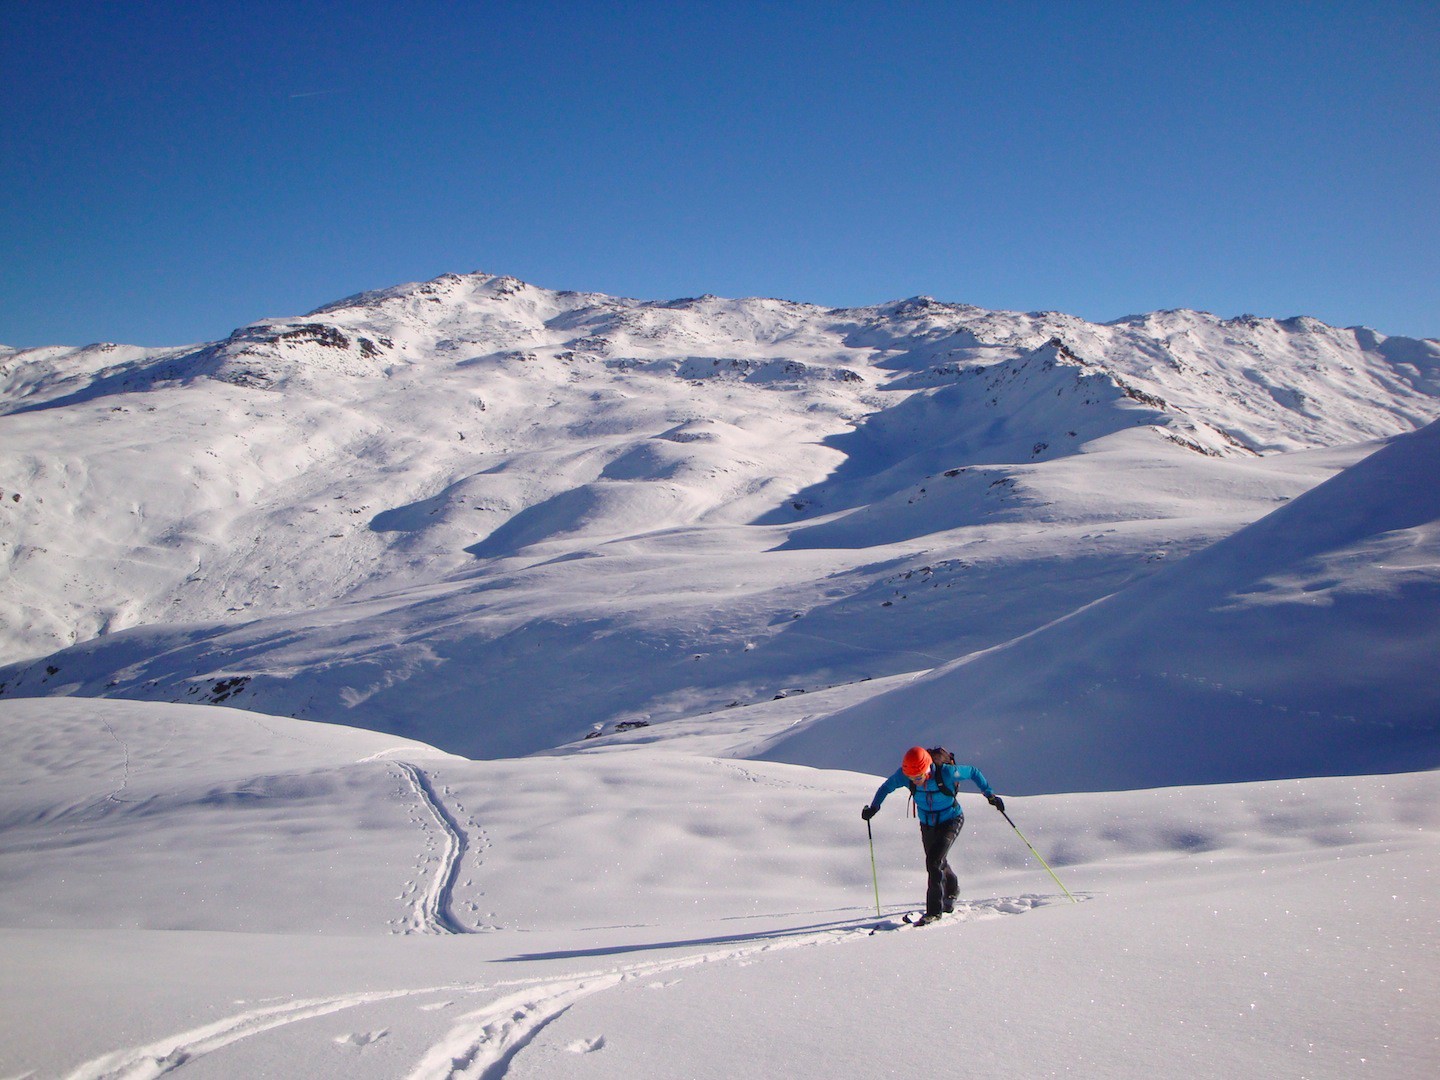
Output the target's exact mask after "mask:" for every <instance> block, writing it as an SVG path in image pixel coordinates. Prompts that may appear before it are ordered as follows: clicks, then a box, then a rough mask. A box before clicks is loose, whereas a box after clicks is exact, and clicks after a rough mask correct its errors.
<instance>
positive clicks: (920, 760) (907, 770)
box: [900, 746, 930, 776]
mask: <svg viewBox="0 0 1440 1080" xmlns="http://www.w3.org/2000/svg"><path fill="white" fill-rule="evenodd" d="M900 771H901V772H903V773H904V774H905V775H906V776H924V775H925V774H926V773H927V772H929V771H930V751H928V750H926V749H925V748H924V747H923V746H912V747H910V749H909V750H906V751H905V760H904V761H902V762H901V763H900Z"/></svg>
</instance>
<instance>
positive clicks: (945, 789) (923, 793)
mask: <svg viewBox="0 0 1440 1080" xmlns="http://www.w3.org/2000/svg"><path fill="white" fill-rule="evenodd" d="M962 780H969V781H971V782H972V783H974V785H975V786H976V787H977V788H979V789H980V793H981V794H982V795H984V796H985V798H986V799H988V800H989V801H990V805H991V806H993V807H995V809H997V810H999V811H1000V812H1001V813H1002V814H1003V813H1004V812H1005V803H1004V802H1003V801H1002V800H1001V798H1000V796H999V795H996V794H995V792H994V791H992V790H991V789H990V781H988V780H986V779H985V774H984V773H982V772H981V771H980V770H979V769H977V768H975V767H974V766H973V765H957V764H955V755H954V754H952V753H950V752H949V751H948V750H946V749H944V748H943V747H936V748H935V749H933V750H926V749H925V748H924V747H923V746H912V747H911V748H910V749H909V750H906V751H905V757H904V759H903V760H902V761H901V762H900V768H899V769H897V770H896V771H895V773H894V774H893V775H891V776H890V778H889V779H888V780H886V781H885V782H884V783H883V784H881V785H880V787H879V788H878V789H876V791H875V797H874V798H873V799H871V800H870V803H869V805H868V806H866V807H865V809H863V810H861V811H860V817H861V818H863V819H864V820H865V821H869V820H870V819H871V818H872V817H874V816H875V814H876V812H877V811H878V810H879V809H880V805H881V804H882V803H883V802H884V801H885V796H887V795H889V794H890V793H891V792H892V791H896V790H898V789H899V788H902V787H908V788H909V789H910V794H911V795H912V796H913V797H914V799H915V811H916V814H917V816H918V817H919V818H920V842H921V844H923V845H924V848H925V872H926V873H927V874H928V875H929V882H928V883H927V885H926V888H925V914H924V915H923V916H922V917H921V918H920V920H919V922H920V925H922V926H923V925H925V924H926V923H931V922H934V921H935V920H936V919H938V918H940V915H941V913H942V912H950V911H954V910H955V896H956V894H957V893H959V891H960V879H959V878H958V877H956V876H955V871H954V870H952V869H951V868H950V848H951V846H952V845H953V844H954V843H955V840H956V838H957V837H958V836H959V835H960V830H961V829H962V828H964V827H965V811H964V810H962V809H961V808H960V803H959V801H958V800H957V799H956V798H955V792H956V789H957V788H958V786H959V784H960V781H962Z"/></svg>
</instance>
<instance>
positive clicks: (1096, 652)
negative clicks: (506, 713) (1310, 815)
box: [769, 423, 1440, 791]
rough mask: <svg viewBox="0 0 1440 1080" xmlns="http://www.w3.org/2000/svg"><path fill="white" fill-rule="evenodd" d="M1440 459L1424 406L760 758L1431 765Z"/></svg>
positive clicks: (1435, 753)
mask: <svg viewBox="0 0 1440 1080" xmlns="http://www.w3.org/2000/svg"><path fill="white" fill-rule="evenodd" d="M1437 475H1440V423H1437V424H1431V425H1429V426H1428V427H1426V428H1424V429H1422V430H1421V431H1419V432H1416V433H1413V434H1410V435H1404V436H1398V437H1396V438H1395V439H1394V440H1393V441H1392V442H1390V444H1389V445H1387V446H1385V447H1384V448H1383V449H1381V450H1379V451H1378V452H1376V453H1375V454H1373V455H1372V456H1370V457H1367V458H1366V459H1364V460H1363V461H1361V462H1359V463H1358V464H1356V465H1353V466H1351V467H1350V468H1349V469H1346V470H1345V471H1344V472H1342V473H1340V474H1339V475H1337V476H1335V477H1333V478H1332V479H1330V480H1328V481H1326V482H1325V483H1323V484H1321V485H1320V486H1318V487H1316V488H1314V489H1313V490H1311V491H1309V492H1306V493H1305V494H1303V495H1301V496H1300V497H1298V498H1296V499H1295V500H1293V501H1292V502H1290V503H1288V504H1286V505H1285V506H1283V507H1281V508H1279V509H1277V510H1275V511H1273V512H1272V513H1270V514H1269V515H1267V516H1266V517H1264V518H1262V519H1261V520H1259V521H1257V522H1255V523H1254V524H1252V525H1249V526H1247V527H1246V528H1243V529H1241V530H1240V531H1238V532H1236V533H1235V534H1234V535H1232V536H1230V537H1227V538H1226V539H1224V540H1221V541H1220V542H1218V543H1216V544H1214V545H1213V546H1211V547H1210V548H1207V549H1206V550H1204V551H1202V552H1199V553H1198V554H1195V555H1192V556H1191V557H1189V558H1188V559H1185V560H1183V561H1181V562H1179V563H1177V564H1175V565H1172V566H1168V567H1166V568H1165V570H1164V571H1162V572H1161V573H1158V574H1156V575H1154V576H1152V577H1150V578H1149V579H1147V580H1145V581H1143V582H1140V583H1137V584H1136V585H1133V586H1131V587H1130V588H1128V589H1126V590H1123V591H1121V592H1118V593H1116V594H1114V595H1112V596H1109V597H1107V598H1105V599H1103V600H1101V601H1098V602H1097V603H1095V604H1092V605H1089V606H1087V607H1086V608H1084V609H1083V610H1080V611H1078V612H1076V613H1075V614H1073V615H1070V616H1067V617H1066V618H1064V619H1061V620H1058V621H1056V622H1055V623H1053V624H1051V625H1049V626H1046V627H1043V628H1041V629H1039V630H1037V631H1036V632H1034V633H1032V634H1029V635H1026V636H1024V637H1022V638H1018V639H1016V640H1015V641H1012V642H1009V643H1007V644H1005V645H1003V646H1001V647H998V648H995V649H991V650H987V651H984V652H981V653H978V654H974V655H971V656H968V657H965V658H964V659H961V660H958V661H956V662H954V663H951V664H947V665H944V666H942V667H940V668H939V669H937V670H936V671H934V672H932V673H931V674H930V675H928V676H927V677H926V678H924V679H922V680H920V681H917V682H915V683H912V684H910V685H907V686H905V687H902V688H899V689H895V690H892V691H890V692H888V693H886V694H884V695H881V696H878V697H875V698H873V699H871V700H870V701H868V702H865V703H863V704H860V705H857V706H855V707H853V708H851V709H849V710H842V711H840V712H839V713H836V714H834V715H832V716H830V717H828V718H826V719H825V720H824V721H823V722H821V723H817V724H814V725H813V726H811V727H809V728H808V729H806V730H804V731H802V732H800V733H798V734H795V735H792V736H790V737H788V738H786V739H784V740H783V741H781V742H780V743H779V744H778V745H777V746H775V747H774V748H772V749H771V750H770V751H769V755H770V756H774V757H776V758H778V759H780V760H794V761H804V762H807V763H814V764H821V765H827V766H831V767H845V766H847V765H848V766H850V767H855V766H857V765H858V764H859V763H861V762H864V761H866V760H873V759H874V757H875V756H877V755H879V754H881V753H883V751H884V750H885V749H886V748H887V747H889V746H893V745H894V744H895V743H896V741H897V740H899V741H905V740H912V741H913V740H921V741H923V740H924V739H927V738H928V739H932V740H937V741H938V740H942V739H943V740H945V741H948V742H949V743H950V744H952V745H957V744H958V745H959V746H962V747H964V748H965V752H966V753H967V754H969V755H972V756H975V757H977V758H980V759H982V760H984V761H986V762H992V763H994V765H995V768H996V770H997V771H998V772H1000V774H1001V775H1004V776H1006V777H1007V779H1009V781H1010V783H1011V784H1012V785H1013V786H1014V787H1015V788H1016V789H1019V790H1029V791H1052V790H1063V789H1066V788H1087V789H1089V788H1106V787H1151V786H1161V785H1172V784H1181V783H1187V782H1191V781H1194V780H1196V779H1199V778H1204V780H1205V781H1207V782H1215V781H1235V780H1253V779H1258V778H1266V777H1281V776H1300V775H1310V774H1317V773H1321V774H1323V773H1330V772H1357V773H1371V772H1388V771H1397V770H1407V769H1415V768H1427V769H1429V768H1436V767H1437V766H1440V680H1437V678H1436V677H1435V670H1436V667H1435V664H1436V658H1437V657H1440V487H1437V485H1436V477H1437ZM1177 733H1179V740H1180V745H1181V746H1182V747H1183V751H1182V752H1178V753H1177V752H1176V740H1177Z"/></svg>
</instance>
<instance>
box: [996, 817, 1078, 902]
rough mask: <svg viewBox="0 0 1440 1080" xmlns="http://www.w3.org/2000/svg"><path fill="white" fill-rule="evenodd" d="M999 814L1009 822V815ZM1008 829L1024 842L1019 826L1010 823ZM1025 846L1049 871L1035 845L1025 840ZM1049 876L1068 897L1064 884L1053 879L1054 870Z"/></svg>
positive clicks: (1048, 865) (1074, 900) (1072, 898)
mask: <svg viewBox="0 0 1440 1080" xmlns="http://www.w3.org/2000/svg"><path fill="white" fill-rule="evenodd" d="M1000 813H1002V814H1005V820H1006V821H1010V815H1009V814H1006V813H1005V811H1004V810H1001V811H1000ZM1010 827H1011V828H1012V829H1014V830H1015V835H1016V836H1018V837H1020V839H1021V840H1025V834H1024V833H1023V832H1021V831H1020V826H1018V825H1016V824H1015V822H1013V821H1010ZM1025 846H1026V847H1028V848H1029V849H1030V854H1031V855H1034V856H1035V858H1037V859H1040V865H1041V866H1043V867H1045V869H1046V870H1050V864H1049V863H1048V862H1046V861H1045V860H1044V859H1043V858H1041V857H1040V853H1039V852H1038V851H1036V850H1035V845H1034V844H1032V843H1030V841H1029V840H1025ZM1050 876H1051V877H1052V878H1055V884H1056V885H1059V886H1060V891H1061V892H1063V893H1064V894H1065V895H1066V896H1070V890H1069V889H1067V888H1065V885H1064V883H1062V882H1061V880H1060V879H1059V878H1058V877H1055V871H1054V870H1050ZM1070 899H1071V901H1072V902H1073V903H1076V904H1078V903H1079V902H1080V901H1079V900H1076V899H1075V897H1073V896H1070Z"/></svg>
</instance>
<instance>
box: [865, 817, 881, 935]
mask: <svg viewBox="0 0 1440 1080" xmlns="http://www.w3.org/2000/svg"><path fill="white" fill-rule="evenodd" d="M865 831H866V832H867V833H869V834H870V880H872V881H873V882H875V917H876V918H877V919H878V918H879V917H880V875H879V873H877V872H876V870H875V830H874V829H872V828H871V827H870V819H869V818H866V819H865Z"/></svg>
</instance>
